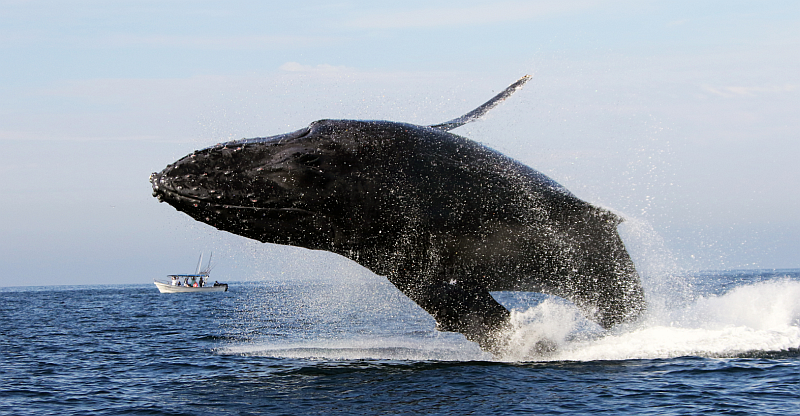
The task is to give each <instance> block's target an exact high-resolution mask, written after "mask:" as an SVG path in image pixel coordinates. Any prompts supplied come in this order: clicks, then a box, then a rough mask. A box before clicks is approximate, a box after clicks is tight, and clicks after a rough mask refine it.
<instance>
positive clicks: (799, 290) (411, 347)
mask: <svg viewBox="0 0 800 416" xmlns="http://www.w3.org/2000/svg"><path fill="white" fill-rule="evenodd" d="M512 326H513V329H512V330H511V332H510V333H509V334H508V336H509V339H510V342H509V347H508V348H507V350H506V351H504V353H503V354H502V355H501V356H497V357H493V356H491V355H490V354H487V353H485V352H483V351H481V350H480V349H479V348H478V347H477V345H475V344H474V343H471V342H468V341H466V340H465V339H463V337H461V336H459V335H457V334H439V333H437V335H435V336H427V337H422V338H418V337H409V336H398V337H383V338H382V337H362V338H357V339H346V340H330V341H319V340H317V341H308V342H297V343H267V344H244V345H235V346H228V347H224V348H221V349H220V350H219V352H220V353H222V354H242V355H257V356H270V357H281V358H305V359H325V360H363V359H378V360H436V361H471V360H482V361H488V360H496V361H505V362H530V361H594V360H629V359H657V358H673V357H681V356H699V357H737V356H741V355H743V354H753V353H759V352H764V353H768V352H777V351H792V350H794V351H796V350H797V349H798V348H800V282H799V281H795V280H789V279H777V280H770V281H765V282H760V283H753V284H747V285H743V286H739V287H736V288H734V289H732V290H730V291H728V292H727V293H724V294H722V295H705V296H699V297H697V298H695V299H694V300H693V301H690V302H688V303H687V304H684V305H682V306H676V307H672V308H655V309H654V310H651V311H649V312H648V315H647V316H646V317H645V318H644V319H643V320H642V321H640V322H639V323H637V324H631V325H627V326H621V327H618V328H615V329H614V330H612V331H603V330H602V329H600V327H599V326H597V325H596V324H594V323H592V322H590V321H588V320H586V319H585V318H584V317H583V316H582V315H581V313H580V312H579V311H578V310H577V308H575V306H573V305H572V304H570V303H568V302H566V301H562V300H560V299H558V298H551V297H548V298H546V299H545V300H544V301H542V302H540V303H539V304H537V305H536V306H533V307H529V308H527V309H525V310H513V311H512ZM756 355H757V354H756Z"/></svg>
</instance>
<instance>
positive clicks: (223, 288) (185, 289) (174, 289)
mask: <svg viewBox="0 0 800 416" xmlns="http://www.w3.org/2000/svg"><path fill="white" fill-rule="evenodd" d="M170 276H173V275H170ZM174 276H180V277H186V276H192V275H188V274H176V275H174ZM153 283H155V285H156V287H157V288H158V291H159V292H161V293H195V292H227V291H228V284H227V283H222V284H220V285H218V286H213V285H212V286H203V287H192V286H183V285H181V286H173V285H172V284H171V283H164V282H159V281H158V280H155V281H153Z"/></svg>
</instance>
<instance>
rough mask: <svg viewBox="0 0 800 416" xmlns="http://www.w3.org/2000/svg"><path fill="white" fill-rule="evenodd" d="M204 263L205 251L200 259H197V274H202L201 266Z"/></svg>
mask: <svg viewBox="0 0 800 416" xmlns="http://www.w3.org/2000/svg"><path fill="white" fill-rule="evenodd" d="M202 265H203V253H202V252H201V253H200V260H198V261H197V272H196V273H195V274H200V266H202Z"/></svg>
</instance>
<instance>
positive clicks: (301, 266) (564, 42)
mask: <svg viewBox="0 0 800 416" xmlns="http://www.w3.org/2000/svg"><path fill="white" fill-rule="evenodd" d="M0 56H2V58H0V59H1V62H2V64H1V65H0V148H1V149H2V150H0V160H1V161H2V163H0V201H1V204H0V236H1V237H0V286H36V285H62V284H63V285H73V284H121V283H147V282H150V281H152V279H153V278H161V277H163V276H165V275H166V274H170V273H188V272H192V271H193V270H194V268H195V267H196V262H197V257H198V256H199V254H200V253H201V252H204V253H205V254H206V256H208V253H209V252H213V253H214V263H215V264H216V267H215V269H214V272H213V274H212V277H213V278H215V279H217V280H220V281H222V280H258V279H274V278H324V277H325V276H326V275H339V276H341V275H348V274H355V275H357V274H359V273H362V274H363V270H361V269H360V267H359V266H357V265H354V264H353V263H351V262H349V261H347V260H344V259H342V258H339V257H337V256H335V255H333V254H330V253H324V252H312V251H309V250H304V249H299V248H292V247H283V246H275V245H267V244H261V243H257V242H253V241H249V240H246V239H244V238H242V237H237V236H234V235H231V234H227V233H224V232H221V231H218V230H215V229H213V228H211V227H209V226H206V225H204V224H201V223H198V222H195V221H193V220H191V219H190V218H189V217H188V216H186V215H184V214H181V213H179V212H177V211H176V210H175V209H173V208H172V207H170V206H168V205H166V204H159V203H158V202H157V200H156V199H155V198H153V197H152V196H151V188H150V184H149V182H148V176H149V174H150V173H151V172H155V171H160V170H161V169H163V168H164V167H165V166H166V165H167V164H168V163H171V162H173V161H175V160H177V159H178V158H180V157H182V156H184V155H186V154H188V153H190V152H191V151H193V150H195V149H199V148H203V147H207V146H209V145H213V144H215V143H219V142H223V141H227V140H232V139H239V138H244V137H263V136H269V135H275V134H280V133H285V132H289V131H293V130H296V129H299V128H301V127H303V126H306V125H308V124H309V123H310V122H312V121H314V120H317V119H322V118H347V119H384V120H392V121H402V122H409V123H415V124H423V125H428V124H435V123H440V122H443V121H446V120H450V119H452V118H455V117H457V116H460V115H462V114H464V113H466V112H468V111H470V110H472V109H473V108H475V107H477V106H478V105H479V104H481V103H483V102H485V101H486V100H488V99H489V98H490V97H492V96H493V95H494V94H496V93H497V92H499V91H500V90H502V89H503V88H505V87H506V86H508V85H509V84H511V83H512V82H514V81H515V80H516V79H518V78H519V77H521V76H523V75H525V74H531V75H533V78H532V79H531V81H529V82H528V84H526V86H525V87H524V88H523V89H522V90H520V91H519V92H517V93H516V94H515V95H514V96H512V97H511V98H510V99H508V100H507V101H506V102H505V103H503V104H502V105H500V106H498V107H497V108H495V109H494V110H492V112H490V113H489V114H488V115H487V116H486V117H484V118H483V119H482V120H480V121H477V122H475V123H472V124H469V125H466V126H464V127H460V128H459V129H457V130H455V131H454V133H456V134H460V135H463V136H465V137H468V138H470V139H473V140H476V141H479V142H481V143H484V144H485V145H487V146H490V147H492V148H494V149H497V150H499V151H501V152H503V153H505V154H506V155H508V156H510V157H513V158H515V159H517V160H520V161H522V162H524V163H526V164H528V165H529V166H531V167H533V168H535V169H537V170H539V171H541V172H543V173H545V174H546V175H548V176H550V177H551V178H553V179H555V180H556V181H557V182H559V183H561V184H562V185H564V186H566V187H567V188H568V189H570V190H571V191H572V192H573V193H574V194H576V195H577V196H578V197H580V198H582V199H584V200H587V201H589V202H591V203H594V204H596V205H599V206H603V207H606V208H609V209H611V210H613V211H615V212H617V213H619V214H620V215H622V216H623V217H625V218H626V221H625V222H624V223H623V224H622V225H621V226H620V233H621V235H622V236H623V239H624V241H625V244H626V246H627V247H628V249H629V251H630V252H631V255H632V257H633V258H634V261H635V262H636V265H637V269H639V271H640V272H641V273H643V274H648V273H649V274H657V273H666V272H665V271H667V272H674V271H692V270H708V269H712V270H720V269H773V268H779V269H780V268H798V267H800V216H799V215H798V213H799V212H800V164H798V156H800V140H798V139H799V138H800V137H798V136H800V117H799V116H798V114H800V111H799V110H800V3H798V2H796V1H771V2H760V1H703V2H696V1H589V0H587V1H569V2H565V1H499V2H497V1H492V2H488V1H465V0H460V1H442V2H436V1H408V0H407V1H403V2H374V1H341V2H320V1H307V2H287V1H269V2H257V1H225V2H221V1H184V0H159V1H147V0H138V1H124V0H119V1H114V2H107V1H80V0H76V1H71V2H56V1H23V0H19V1H14V0H11V1H3V0H0Z"/></svg>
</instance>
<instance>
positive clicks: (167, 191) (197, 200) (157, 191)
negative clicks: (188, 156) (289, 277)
mask: <svg viewBox="0 0 800 416" xmlns="http://www.w3.org/2000/svg"><path fill="white" fill-rule="evenodd" d="M150 184H151V185H152V187H153V196H154V197H155V198H156V199H158V202H166V203H168V204H170V205H173V206H176V207H177V206H178V205H180V206H185V207H193V208H198V209H203V208H204V209H212V210H219V209H223V210H237V211H251V212H261V213H271V212H274V213H294V214H303V215H315V213H314V212H313V211H309V210H307V209H303V208H297V207H275V206H257V205H240V204H235V203H233V204H231V203H225V202H217V201H214V200H213V199H211V198H203V197H197V196H190V195H186V194H185V193H182V192H180V190H176V189H173V187H172V186H170V185H169V183H168V177H167V176H166V175H165V174H164V172H160V173H159V172H153V173H151V174H150Z"/></svg>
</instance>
